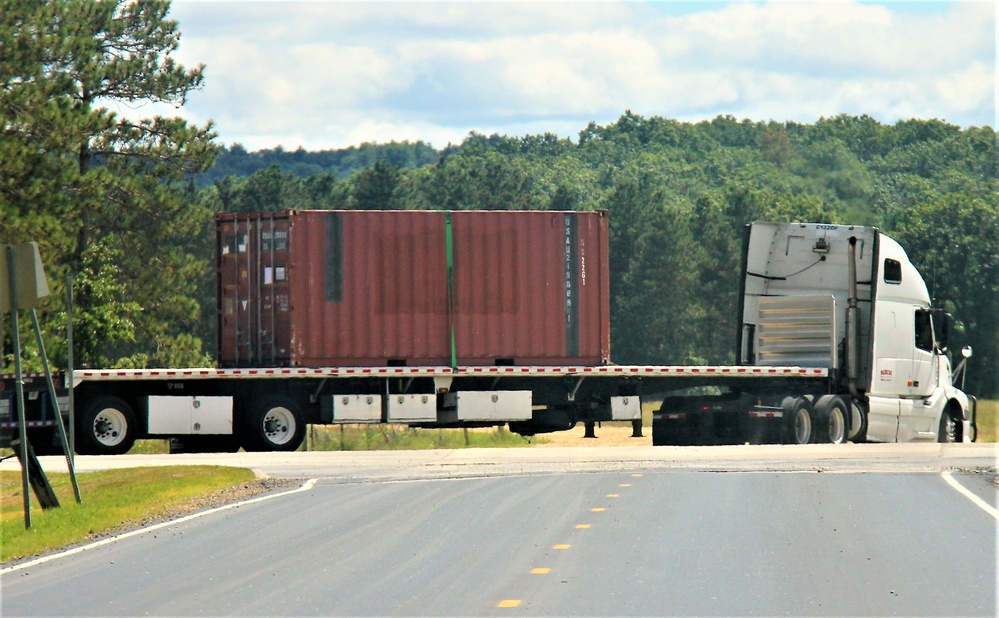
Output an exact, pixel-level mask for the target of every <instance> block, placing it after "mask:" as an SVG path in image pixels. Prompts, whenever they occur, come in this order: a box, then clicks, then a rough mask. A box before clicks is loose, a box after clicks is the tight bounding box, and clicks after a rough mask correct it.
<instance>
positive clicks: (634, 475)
mask: <svg viewBox="0 0 999 618" xmlns="http://www.w3.org/2000/svg"><path fill="white" fill-rule="evenodd" d="M631 476H633V477H635V478H638V477H640V476H642V475H641V474H632V475H631Z"/></svg>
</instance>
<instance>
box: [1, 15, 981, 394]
mask: <svg viewBox="0 0 999 618" xmlns="http://www.w3.org/2000/svg"><path fill="white" fill-rule="evenodd" d="M168 11H169V2H161V1H148V2H140V3H132V4H128V3H126V2H124V1H123V0H120V1H118V2H90V1H88V0H53V1H52V2H47V3H43V5H42V6H38V3H31V2H13V3H11V4H10V5H8V6H7V7H5V10H4V11H3V12H2V14H0V243H12V242H26V241H32V240H33V241H37V242H38V243H39V245H40V248H41V253H42V256H43V259H44V260H45V264H46V270H47V275H48V280H49V287H50V289H51V294H50V296H49V297H48V298H46V299H45V300H44V302H43V304H42V306H41V307H40V310H39V317H40V320H41V322H42V324H43V329H44V331H45V342H46V348H47V350H48V351H49V353H50V355H51V356H52V357H53V359H54V362H55V364H56V365H57V366H64V365H65V362H66V353H65V349H66V347H65V325H66V311H65V308H64V295H65V281H66V278H67V276H69V277H70V278H71V279H72V282H73V287H74V292H75V298H76V304H77V306H76V311H75V313H74V325H75V346H74V348H75V353H76V358H77V365H78V366H84V367H176V366H211V365H213V364H214V361H213V358H214V353H215V346H216V336H215V315H216V310H215V283H214V273H215V271H214V266H213V259H214V256H213V253H214V246H215V231H214V223H213V216H214V214H215V213H217V212H260V211H278V210H285V209H290V208H297V209H400V210H409V209H440V210H466V209H478V210H597V209H602V210H607V211H608V212H609V213H610V224H611V238H610V245H611V255H610V269H611V293H612V301H611V341H612V358H613V359H614V360H615V362H618V363H629V364H630V363H641V364H685V363H713V364H723V363H732V362H734V361H735V355H734V342H735V340H736V328H737V320H736V316H735V314H736V307H737V293H738V284H739V278H738V269H739V256H740V248H741V242H742V229H743V227H744V226H745V224H747V223H749V222H752V221H756V220H770V221H813V222H823V223H846V224H859V225H876V226H878V227H880V228H881V229H882V230H884V231H885V232H887V233H888V234H890V235H891V236H893V237H894V238H896V239H897V240H898V241H899V242H901V243H902V245H903V246H904V247H905V248H906V250H907V252H908V254H909V256H910V258H911V259H912V261H913V262H914V263H915V265H916V267H917V268H919V269H920V271H921V272H922V273H923V275H924V276H925V278H926V281H927V285H928V286H929V288H930V293H931V295H932V296H933V298H934V302H935V304H936V305H937V306H941V307H944V308H945V309H947V310H948V311H950V312H952V313H953V314H954V315H955V317H956V318H957V325H956V328H955V332H953V333H952V337H951V339H952V341H951V349H952V350H956V349H959V348H960V347H962V346H963V345H973V346H974V349H975V357H974V359H973V364H972V368H971V370H970V372H969V374H968V384H967V386H968V390H969V391H971V392H973V393H975V394H978V395H979V396H982V397H988V396H992V397H995V396H996V395H999V199H997V197H999V172H997V152H996V145H997V143H996V133H995V130H994V128H992V127H988V126H983V127H959V126H955V125H952V124H949V123H947V122H945V121H942V120H938V119H910V120H902V121H899V122H897V123H895V124H891V125H889V124H882V123H880V122H879V121H877V120H875V119H874V118H871V117H868V116H846V115H842V116H835V117H831V118H822V119H820V120H818V121H816V122H815V123H814V124H802V123H796V122H780V121H774V120H770V121H762V120H748V119H736V118H734V117H731V116H719V117H716V118H714V119H713V120H710V121H703V122H697V123H689V122H679V121H677V120H672V119H669V118H662V117H648V118H646V117H642V116H639V115H636V114H632V113H631V112H628V111H624V112H623V114H622V116H621V117H620V118H619V119H618V120H617V121H615V122H613V123H610V124H606V125H598V124H596V123H592V122H591V123H590V124H589V125H588V126H585V127H580V131H579V134H578V137H577V138H575V139H565V138H560V137H558V136H555V135H552V134H544V135H527V136H506V135H488V136H487V135H480V134H476V133H471V134H469V135H468V137H467V138H466V139H465V140H464V141H463V142H462V143H461V144H457V145H448V146H447V147H445V148H443V149H435V148H433V147H432V146H430V145H428V144H426V143H422V142H416V143H411V142H395V143H389V144H362V145H359V146H356V147H351V148H347V149H342V150H330V151H321V152H308V151H304V150H301V149H299V150H296V151H285V150H283V149H281V148H275V149H271V150H262V151H257V152H248V151H246V150H245V149H244V148H243V147H242V146H241V145H239V144H232V145H229V146H222V145H220V144H219V143H218V138H217V136H216V134H215V131H214V127H213V126H212V125H211V123H209V124H207V125H205V126H201V127H199V126H193V125H191V124H189V123H188V122H186V121H185V120H183V119H180V118H167V117H159V116H157V117H152V118H148V119H145V120H142V121H135V120H128V119H126V118H123V117H121V116H119V115H117V114H115V113H114V112H111V111H109V110H108V108H107V103H108V102H119V103H124V104H127V105H129V106H137V105H139V104H141V103H143V102H148V101H154V102H167V103H172V104H174V105H177V106H180V105H183V103H184V100H185V99H186V97H187V96H188V94H189V93H190V92H191V91H194V90H197V89H198V88H199V87H200V86H201V83H202V70H203V67H195V68H185V67H182V66H180V65H178V64H176V63H175V62H174V61H173V60H172V58H171V53H172V52H173V51H175V49H176V46H177V44H178V41H179V36H180V33H179V32H178V31H177V25H176V22H173V21H171V20H169V19H168V18H167V14H168ZM0 327H3V338H2V344H0V345H2V348H0V371H9V370H10V368H11V366H12V363H13V356H12V348H11V333H10V328H9V325H7V324H0ZM23 339H24V340H25V341H29V340H30V338H29V335H28V332H27V331H25V333H23ZM26 356H27V357H26V359H25V360H26V367H27V368H29V369H37V368H39V366H40V360H39V357H38V355H37V351H36V350H33V349H29V351H28V353H27V355H26Z"/></svg>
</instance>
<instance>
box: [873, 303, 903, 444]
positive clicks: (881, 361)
mask: <svg viewBox="0 0 999 618" xmlns="http://www.w3.org/2000/svg"><path fill="white" fill-rule="evenodd" d="M908 315H909V308H908V306H906V305H901V304H899V303H894V302H884V303H882V304H881V305H880V308H879V310H878V312H877V313H876V315H875V327H874V332H875V349H876V351H877V352H876V355H875V356H876V358H875V359H874V375H873V376H872V381H871V396H870V398H869V400H870V410H869V412H868V415H867V423H868V428H867V437H868V439H870V440H874V441H876V442H894V441H895V439H896V437H897V436H898V415H899V396H900V395H901V394H902V393H903V392H904V390H903V389H904V385H905V381H906V378H907V376H908V368H909V365H910V364H911V363H912V352H911V351H910V350H909V347H910V346H911V343H910V338H909V337H908V336H904V337H903V336H902V335H900V333H904V332H906V331H907V330H908V332H911V328H909V329H906V327H905V326H906V325H905V318H906V316H908Z"/></svg>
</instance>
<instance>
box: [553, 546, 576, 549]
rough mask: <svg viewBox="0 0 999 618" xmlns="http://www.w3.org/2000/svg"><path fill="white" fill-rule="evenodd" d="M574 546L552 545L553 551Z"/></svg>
mask: <svg viewBox="0 0 999 618" xmlns="http://www.w3.org/2000/svg"><path fill="white" fill-rule="evenodd" d="M570 547H572V545H552V549H569V548H570Z"/></svg>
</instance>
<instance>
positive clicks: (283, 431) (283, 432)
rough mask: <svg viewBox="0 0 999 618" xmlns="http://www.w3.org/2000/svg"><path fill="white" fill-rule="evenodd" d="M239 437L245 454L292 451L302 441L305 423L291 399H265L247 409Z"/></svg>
mask: <svg viewBox="0 0 999 618" xmlns="http://www.w3.org/2000/svg"><path fill="white" fill-rule="evenodd" d="M240 437H241V439H242V443H243V448H244V449H246V450H247V451H294V450H295V449H297V448H298V447H299V446H301V445H302V441H303V440H304V439H305V421H304V419H303V417H302V412H301V410H299V408H298V406H297V405H295V402H293V401H291V400H290V399H287V398H284V397H278V398H272V399H265V400H264V401H262V402H261V403H259V404H256V405H254V406H252V407H251V408H250V410H249V414H247V417H246V422H245V423H244V424H243V427H242V429H241V431H240Z"/></svg>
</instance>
